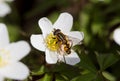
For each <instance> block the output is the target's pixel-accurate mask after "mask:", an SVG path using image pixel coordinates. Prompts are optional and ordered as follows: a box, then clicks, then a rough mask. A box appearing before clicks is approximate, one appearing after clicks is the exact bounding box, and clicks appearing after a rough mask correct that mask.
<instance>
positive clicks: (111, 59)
mask: <svg viewBox="0 0 120 81" xmlns="http://www.w3.org/2000/svg"><path fill="white" fill-rule="evenodd" d="M96 57H97V60H98V63H99V65H100V69H101V70H105V69H106V68H108V67H109V66H111V65H113V64H114V63H116V62H117V61H118V60H119V56H118V55H116V54H97V53H96Z"/></svg>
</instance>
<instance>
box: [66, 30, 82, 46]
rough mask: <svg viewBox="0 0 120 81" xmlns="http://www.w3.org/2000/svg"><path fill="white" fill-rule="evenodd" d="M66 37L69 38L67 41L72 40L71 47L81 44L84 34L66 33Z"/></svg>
mask: <svg viewBox="0 0 120 81" xmlns="http://www.w3.org/2000/svg"><path fill="white" fill-rule="evenodd" d="M66 35H67V36H69V39H70V40H72V42H73V46H74V45H77V44H81V41H82V40H83V38H84V33H83V32H78V31H72V32H68V33H66Z"/></svg>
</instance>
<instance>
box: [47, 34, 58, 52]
mask: <svg viewBox="0 0 120 81" xmlns="http://www.w3.org/2000/svg"><path fill="white" fill-rule="evenodd" d="M45 42H46V46H47V48H49V49H50V50H51V51H57V50H58V49H59V46H58V43H57V42H58V39H57V38H56V37H55V36H54V35H53V34H52V33H50V34H49V35H47V37H46V39H45Z"/></svg>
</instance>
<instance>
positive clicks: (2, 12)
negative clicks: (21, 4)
mask: <svg viewBox="0 0 120 81" xmlns="http://www.w3.org/2000/svg"><path fill="white" fill-rule="evenodd" d="M11 1H13V0H0V17H4V16H6V15H7V14H9V13H10V12H11V8H10V6H9V5H8V4H7V3H6V2H11Z"/></svg>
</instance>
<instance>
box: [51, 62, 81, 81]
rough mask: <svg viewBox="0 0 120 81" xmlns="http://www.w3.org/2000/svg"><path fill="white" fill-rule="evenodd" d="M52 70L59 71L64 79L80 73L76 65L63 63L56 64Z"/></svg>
mask: <svg viewBox="0 0 120 81" xmlns="http://www.w3.org/2000/svg"><path fill="white" fill-rule="evenodd" d="M52 71H53V72H57V73H60V75H62V76H64V78H65V77H66V78H65V79H67V78H68V79H69V80H71V79H72V78H74V77H76V76H78V75H80V69H79V68H78V67H75V66H70V65H67V64H65V63H60V64H57V65H56V66H55V68H54V69H53V70H52Z"/></svg>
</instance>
